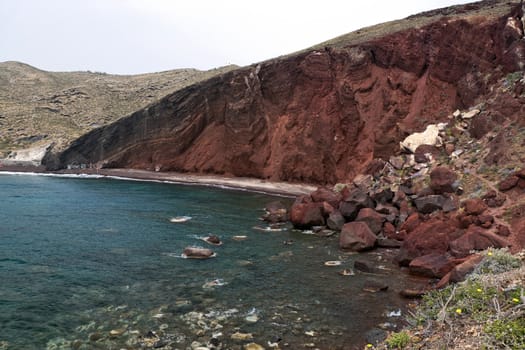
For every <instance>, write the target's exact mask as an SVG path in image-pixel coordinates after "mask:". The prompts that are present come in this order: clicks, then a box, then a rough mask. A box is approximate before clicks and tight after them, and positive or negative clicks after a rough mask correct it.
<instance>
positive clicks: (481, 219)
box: [476, 214, 494, 228]
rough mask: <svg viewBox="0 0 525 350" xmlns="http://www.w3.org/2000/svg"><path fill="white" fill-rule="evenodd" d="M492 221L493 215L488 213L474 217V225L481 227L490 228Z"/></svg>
mask: <svg viewBox="0 0 525 350" xmlns="http://www.w3.org/2000/svg"><path fill="white" fill-rule="evenodd" d="M493 223H494V216H492V215H489V214H481V215H478V216H477V217H476V225H478V226H481V227H483V228H490V227H491V226H492V224H493Z"/></svg>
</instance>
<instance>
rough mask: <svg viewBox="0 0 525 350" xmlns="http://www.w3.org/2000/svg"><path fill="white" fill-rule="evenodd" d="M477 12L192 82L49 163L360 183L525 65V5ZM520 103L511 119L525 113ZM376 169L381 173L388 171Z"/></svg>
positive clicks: (363, 35)
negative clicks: (524, 14)
mask: <svg viewBox="0 0 525 350" xmlns="http://www.w3.org/2000/svg"><path fill="white" fill-rule="evenodd" d="M467 6H468V7H461V8H454V9H452V10H438V11H437V12H434V13H431V14H429V13H426V14H423V15H420V16H414V17H411V18H408V19H406V20H403V21H402V22H401V23H396V24H395V26H393V27H391V28H389V27H388V25H382V26H379V27H372V28H366V29H365V30H364V31H363V32H356V33H353V34H349V35H346V36H342V37H340V38H338V39H335V40H332V41H331V42H330V43H329V44H323V45H321V46H318V47H315V48H310V49H307V50H303V51H301V52H299V53H296V54H291V55H287V56H283V57H280V58H277V59H273V60H267V61H265V62H261V63H258V64H254V65H251V66H248V67H243V68H239V69H236V70H233V71H230V72H227V73H225V74H223V75H219V76H215V77H213V78H211V79H209V80H206V81H202V82H199V83H197V84H194V85H191V86H188V87H186V88H184V89H181V90H178V91H175V92H173V93H172V94H170V95H168V96H166V97H164V98H163V99H161V100H160V101H158V102H157V103H154V104H152V105H149V106H148V107H147V108H144V109H141V110H139V111H137V112H135V113H133V114H131V115H129V116H126V117H124V118H121V119H119V120H118V121H117V122H115V123H113V124H110V125H107V126H103V127H101V128H97V129H95V130H93V131H91V132H89V133H88V134H86V135H84V136H83V137H81V138H79V139H78V140H76V141H75V142H73V143H72V144H71V145H70V146H69V147H68V148H67V149H65V150H64V151H63V152H60V153H56V154H49V155H48V156H47V157H46V159H45V164H46V166H47V167H48V168H60V167H63V168H65V167H67V165H68V164H97V165H99V166H103V167H108V168H117V167H120V168H135V169H151V170H154V169H159V170H160V171H179V172H191V173H203V174H219V175H231V176H244V177H256V178H261V179H270V180H280V181H291V182H308V183H317V184H327V183H336V182H349V181H350V180H351V179H352V178H353V177H354V176H355V175H356V174H359V173H362V171H363V170H365V169H366V168H367V166H368V165H369V164H370V163H372V160H373V159H374V158H376V159H378V158H381V159H389V157H390V156H391V155H393V154H395V153H396V152H398V151H399V141H401V140H403V139H404V138H405V137H406V136H407V135H409V134H411V133H413V132H417V131H421V130H422V129H424V126H426V125H428V124H435V123H437V122H441V121H445V120H446V119H447V116H448V115H449V114H450V113H451V112H452V111H454V110H455V109H457V108H458V106H471V105H473V104H474V103H475V102H476V101H482V100H483V101H487V100H489V98H488V97H490V96H492V95H490V94H491V91H497V86H496V85H495V84H497V83H498V82H499V81H501V79H502V78H504V77H505V76H506V75H507V74H508V73H511V72H515V71H517V70H520V69H521V68H520V67H521V66H522V65H523V63H524V59H523V55H522V52H523V49H524V46H525V43H524V41H523V40H522V39H521V37H519V38H518V37H515V36H514V35H506V34H504V33H505V32H508V31H509V30H512V29H508V28H507V27H506V26H505V23H506V22H507V19H508V18H509V17H510V18H516V17H517V16H518V14H519V13H520V11H521V4H520V3H519V2H517V1H509V2H507V1H505V2H504V1H498V2H495V1H489V2H481V3H476V4H469V5H467ZM444 14H446V15H444ZM486 77H489V78H490V79H489V78H486ZM500 95H506V94H500ZM496 97H498V98H500V99H502V98H504V97H499V95H498V96H496ZM496 100H497V99H496ZM516 100H519V99H516ZM509 101H510V100H509ZM505 102H507V101H505ZM510 102H512V101H510ZM513 103H514V104H513V105H512V110H511V113H510V114H508V115H509V116H511V115H515V114H516V113H517V111H519V108H520V103H519V101H517V102H513ZM506 105H507V104H506V103H505V104H501V103H500V104H499V105H496V104H494V105H490V104H487V106H489V107H490V108H492V109H497V108H499V107H505V106H506ZM505 114H506V113H505ZM516 115H517V114H516ZM57 152H58V150H57ZM494 157H495V156H494ZM374 163H376V164H374V167H371V168H370V170H378V168H379V166H381V164H380V163H379V162H374ZM372 168H374V169H372ZM370 173H373V174H374V175H377V172H374V171H370ZM445 187H447V186H445Z"/></svg>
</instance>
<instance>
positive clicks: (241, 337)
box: [230, 332, 253, 340]
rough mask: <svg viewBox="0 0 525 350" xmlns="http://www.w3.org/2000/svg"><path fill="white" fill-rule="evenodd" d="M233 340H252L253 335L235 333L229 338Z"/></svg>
mask: <svg viewBox="0 0 525 350" xmlns="http://www.w3.org/2000/svg"><path fill="white" fill-rule="evenodd" d="M230 338H231V339H233V340H252V339H253V334H252V333H241V332H235V333H233V334H232V335H231V336H230Z"/></svg>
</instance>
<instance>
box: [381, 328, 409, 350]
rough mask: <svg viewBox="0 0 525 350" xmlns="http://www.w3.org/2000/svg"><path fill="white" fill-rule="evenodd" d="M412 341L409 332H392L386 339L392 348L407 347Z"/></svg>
mask: <svg viewBox="0 0 525 350" xmlns="http://www.w3.org/2000/svg"><path fill="white" fill-rule="evenodd" d="M409 343H410V335H409V334H408V333H407V332H404V331H403V332H399V333H392V334H390V336H389V337H388V339H387V340H386V344H387V345H388V347H389V348H390V349H405V348H406V347H407V346H408V344H409Z"/></svg>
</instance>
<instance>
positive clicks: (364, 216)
mask: <svg viewBox="0 0 525 350" xmlns="http://www.w3.org/2000/svg"><path fill="white" fill-rule="evenodd" d="M355 221H362V222H364V223H365V224H367V226H368V227H369V228H370V230H371V231H372V232H373V233H374V234H376V235H377V234H378V233H379V232H381V229H382V228H383V222H385V218H384V217H383V215H381V214H379V213H378V212H376V211H375V210H374V209H371V208H363V209H361V210H360V211H359V214H357V217H356V219H355Z"/></svg>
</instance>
